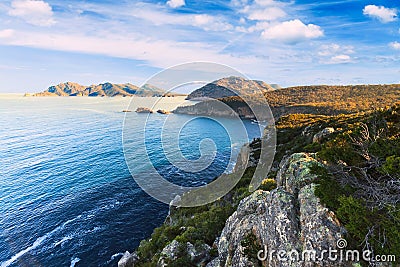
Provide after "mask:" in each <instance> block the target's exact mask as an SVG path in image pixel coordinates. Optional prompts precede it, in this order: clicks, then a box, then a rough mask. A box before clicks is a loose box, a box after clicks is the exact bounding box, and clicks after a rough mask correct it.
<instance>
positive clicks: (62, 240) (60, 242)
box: [54, 236, 72, 247]
mask: <svg viewBox="0 0 400 267" xmlns="http://www.w3.org/2000/svg"><path fill="white" fill-rule="evenodd" d="M71 239H72V236H64V237H63V238H62V239H61V240H60V241H58V242H56V243H54V247H57V246H58V245H61V244H62V243H64V242H65V241H68V240H71Z"/></svg>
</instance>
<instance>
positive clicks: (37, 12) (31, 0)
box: [8, 0, 55, 26]
mask: <svg viewBox="0 0 400 267" xmlns="http://www.w3.org/2000/svg"><path fill="white" fill-rule="evenodd" d="M8 14H9V15H10V16H14V17H19V18H21V19H23V20H25V21H26V22H28V23H29V24H32V25H36V26H51V25H53V24H54V23H55V20H54V18H53V11H52V9H51V6H50V5H49V4H48V3H46V2H44V1H42V0H13V1H12V2H11V9H10V10H9V12H8Z"/></svg>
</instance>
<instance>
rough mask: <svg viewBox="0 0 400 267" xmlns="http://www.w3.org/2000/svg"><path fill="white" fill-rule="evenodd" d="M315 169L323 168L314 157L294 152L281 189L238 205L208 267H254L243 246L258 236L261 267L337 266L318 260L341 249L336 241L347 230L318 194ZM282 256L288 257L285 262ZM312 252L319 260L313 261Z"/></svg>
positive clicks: (281, 177)
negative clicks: (246, 240)
mask: <svg viewBox="0 0 400 267" xmlns="http://www.w3.org/2000/svg"><path fill="white" fill-rule="evenodd" d="M314 164H319V163H318V162H317V161H316V160H315V159H314V158H313V155H312V154H305V153H296V154H293V155H292V156H290V157H288V158H286V159H283V160H282V162H281V164H280V170H279V173H278V175H277V183H278V188H277V189H275V190H272V191H271V192H267V191H261V190H258V191H255V192H254V193H253V194H252V195H250V196H249V197H247V198H245V199H243V200H242V201H241V202H240V204H239V206H238V208H237V210H236V211H235V212H234V213H233V215H232V216H231V217H230V218H229V219H228V220H227V222H226V225H225V228H224V229H223V231H222V233H221V236H220V237H219V238H218V239H217V240H216V244H217V247H218V257H217V258H215V259H213V260H212V261H211V262H210V263H209V264H208V265H207V266H208V267H214V266H256V264H258V263H255V262H254V259H249V257H248V255H246V253H245V247H243V242H242V241H243V240H245V239H246V238H248V237H249V235H254V236H255V238H256V240H257V241H256V242H257V247H259V249H260V250H263V253H262V254H260V255H264V256H265V260H263V261H262V264H263V266H338V262H334V261H331V262H330V261H329V260H328V258H327V257H325V258H323V259H322V260H321V259H320V258H319V257H320V255H322V254H321V253H322V251H324V250H326V251H328V250H329V248H331V249H337V248H336V241H337V240H338V239H339V238H341V237H342V235H343V233H344V232H345V230H344V228H343V227H342V226H341V225H340V223H339V221H338V220H337V219H336V217H335V215H334V214H333V213H332V212H330V211H329V210H328V209H327V208H325V207H324V206H322V205H321V203H320V201H319V199H318V198H317V197H316V196H315V194H314V192H315V184H314V183H313V182H314V180H315V178H316V176H315V175H313V174H312V173H311V171H310V167H311V166H313V165H314ZM278 251H284V252H285V253H287V254H286V256H285V257H286V259H287V260H286V261H283V260H282V259H280V257H279V255H278V254H277V253H278ZM314 252H315V253H316V257H317V258H316V259H315V261H314V259H312V258H311V260H310V257H313V253H314ZM290 253H291V254H290ZM296 253H298V255H299V257H298V258H297V257H296V255H297V254H296ZM303 253H304V255H305V256H304V257H303V256H302V255H303ZM309 253H311V254H309ZM289 254H290V256H292V257H289V256H288V255H289ZM262 257H263V256H262ZM307 257H308V258H307ZM290 259H292V261H290ZM343 266H344V265H343Z"/></svg>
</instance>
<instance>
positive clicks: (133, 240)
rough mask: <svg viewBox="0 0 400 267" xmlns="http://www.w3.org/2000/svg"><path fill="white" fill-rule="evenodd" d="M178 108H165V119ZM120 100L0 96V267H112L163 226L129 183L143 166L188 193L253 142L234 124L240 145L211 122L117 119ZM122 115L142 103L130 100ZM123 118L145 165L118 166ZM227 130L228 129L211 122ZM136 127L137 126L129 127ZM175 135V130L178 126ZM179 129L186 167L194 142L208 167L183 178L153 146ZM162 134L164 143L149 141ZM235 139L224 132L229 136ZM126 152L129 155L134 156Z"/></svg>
mask: <svg viewBox="0 0 400 267" xmlns="http://www.w3.org/2000/svg"><path fill="white" fill-rule="evenodd" d="M182 101H183V98H179V97H177V98H169V99H166V100H165V101H164V103H162V105H161V106H162V107H163V108H165V109H167V110H171V109H173V108H174V107H175V106H176V105H177V103H178V102H179V103H181V102H182ZM129 102H130V98H122V97H121V98H79V97H77V98H63V97H59V98H34V97H22V96H21V95H0V214H1V217H0V267H7V266H46V267H52V266H57V267H58V266H67V267H68V266H85V267H86V266H117V262H118V260H119V259H120V257H121V255H122V253H123V252H125V251H126V250H129V251H133V250H134V249H135V248H136V247H137V246H138V245H139V242H140V240H142V239H144V238H147V237H149V236H150V234H151V233H152V231H153V229H154V228H155V227H157V226H159V225H160V224H162V223H163V221H164V219H165V216H166V215H167V213H168V205H167V204H164V203H161V202H159V201H157V200H155V199H153V198H152V197H150V196H149V195H147V194H146V193H145V192H144V191H143V190H142V189H141V188H140V187H139V186H138V185H137V184H136V183H135V181H134V179H133V178H132V174H133V175H135V174H140V173H143V172H145V171H146V170H143V169H142V166H143V164H144V159H145V158H147V159H150V161H151V162H152V163H153V165H154V166H155V168H156V169H157V171H158V172H159V173H160V174H161V175H162V176H163V177H165V178H166V179H167V180H169V181H172V182H174V183H176V184H179V185H184V186H198V185H202V184H205V183H207V182H210V181H211V180H212V179H213V178H214V177H216V176H218V175H220V174H221V173H223V172H227V171H229V169H232V167H233V166H232V164H228V162H229V158H230V157H236V156H237V153H238V151H239V150H240V147H241V146H242V145H243V144H244V143H245V142H248V140H249V139H250V140H251V139H252V138H255V137H258V136H259V135H260V133H259V129H258V126H257V125H256V124H254V123H252V122H251V121H244V125H245V127H246V129H247V132H248V137H246V138H243V137H240V136H239V137H235V136H234V134H232V131H231V133H227V131H226V129H225V128H224V127H222V126H221V124H219V123H218V122H216V121H214V120H210V119H207V118H197V119H194V120H190V118H189V122H188V116H187V115H174V114H172V115H169V117H168V118H169V119H168V123H165V117H166V115H162V114H157V113H154V114H150V115H149V114H137V113H135V112H131V113H123V112H122V110H124V109H127V106H128V104H129ZM133 102H134V103H133V104H132V106H131V107H129V108H130V109H131V108H135V107H137V106H146V104H150V103H151V99H147V98H141V99H140V100H139V99H134V100H133ZM125 116H130V117H129V118H130V120H129V121H130V124H129V127H131V128H130V130H131V131H130V136H129V138H130V140H136V137H135V132H137V133H138V136H137V140H138V144H137V145H140V144H139V143H140V142H139V141H140V140H141V138H142V136H139V132H140V131H135V127H142V126H143V125H146V129H147V131H148V132H149V135H148V138H146V140H145V143H146V151H147V154H148V155H147V156H146V155H137V156H135V157H133V158H130V159H129V160H130V162H129V167H130V170H131V171H132V174H131V173H130V170H129V168H128V166H127V163H126V161H125V157H124V152H123V151H124V149H123V142H122V127H123V125H124V117H125ZM221 120H223V121H224V123H226V124H227V125H230V126H229V127H232V128H231V130H232V129H233V130H234V129H235V123H236V122H233V120H230V119H221ZM136 121H137V124H136ZM182 125H184V126H182ZM178 128H179V129H180V131H179V132H178V133H179V147H180V149H181V152H182V154H183V155H184V156H185V157H186V158H188V159H196V158H198V157H199V156H200V152H199V151H200V150H199V142H200V141H201V140H202V139H205V138H208V139H212V140H213V142H214V143H215V145H216V147H217V149H216V153H215V158H214V160H213V162H212V164H211V165H210V166H209V167H208V168H206V169H205V170H203V171H202V172H200V173H197V174H196V173H190V174H189V173H187V172H183V171H180V170H179V168H177V167H175V166H174V165H171V164H170V163H169V162H168V158H166V157H162V156H160V155H162V151H163V145H160V144H161V143H160V142H161V139H163V142H165V143H166V144H168V143H170V144H173V142H172V141H171V142H169V140H170V139H171V140H172V138H175V137H174V136H172V134H168V133H172V132H174V129H175V130H176V129H178ZM160 129H164V131H166V134H164V135H163V136H162V138H160V137H159V135H158V134H157V133H159V132H160ZM234 132H235V131H233V133H234ZM135 145H136V144H135V143H133V144H131V145H130V149H135Z"/></svg>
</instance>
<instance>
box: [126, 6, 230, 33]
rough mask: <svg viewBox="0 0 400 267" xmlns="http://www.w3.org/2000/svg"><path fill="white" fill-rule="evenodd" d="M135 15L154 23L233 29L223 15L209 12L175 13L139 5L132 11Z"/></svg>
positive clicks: (217, 29)
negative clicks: (217, 15)
mask: <svg viewBox="0 0 400 267" xmlns="http://www.w3.org/2000/svg"><path fill="white" fill-rule="evenodd" d="M131 15H132V16H133V17H136V18H139V19H143V20H147V21H150V22H151V23H153V24H154V25H157V26H162V25H181V26H194V27H198V28H201V29H203V30H206V31H226V30H231V29H233V26H232V25H231V24H229V23H227V22H226V21H225V20H224V19H223V18H222V17H216V16H211V15H207V14H199V15H193V14H179V15H176V14H175V15H173V14H170V13H168V12H165V11H163V10H158V9H150V8H147V7H146V6H141V7H138V8H137V9H135V10H133V12H132V13H131Z"/></svg>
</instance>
